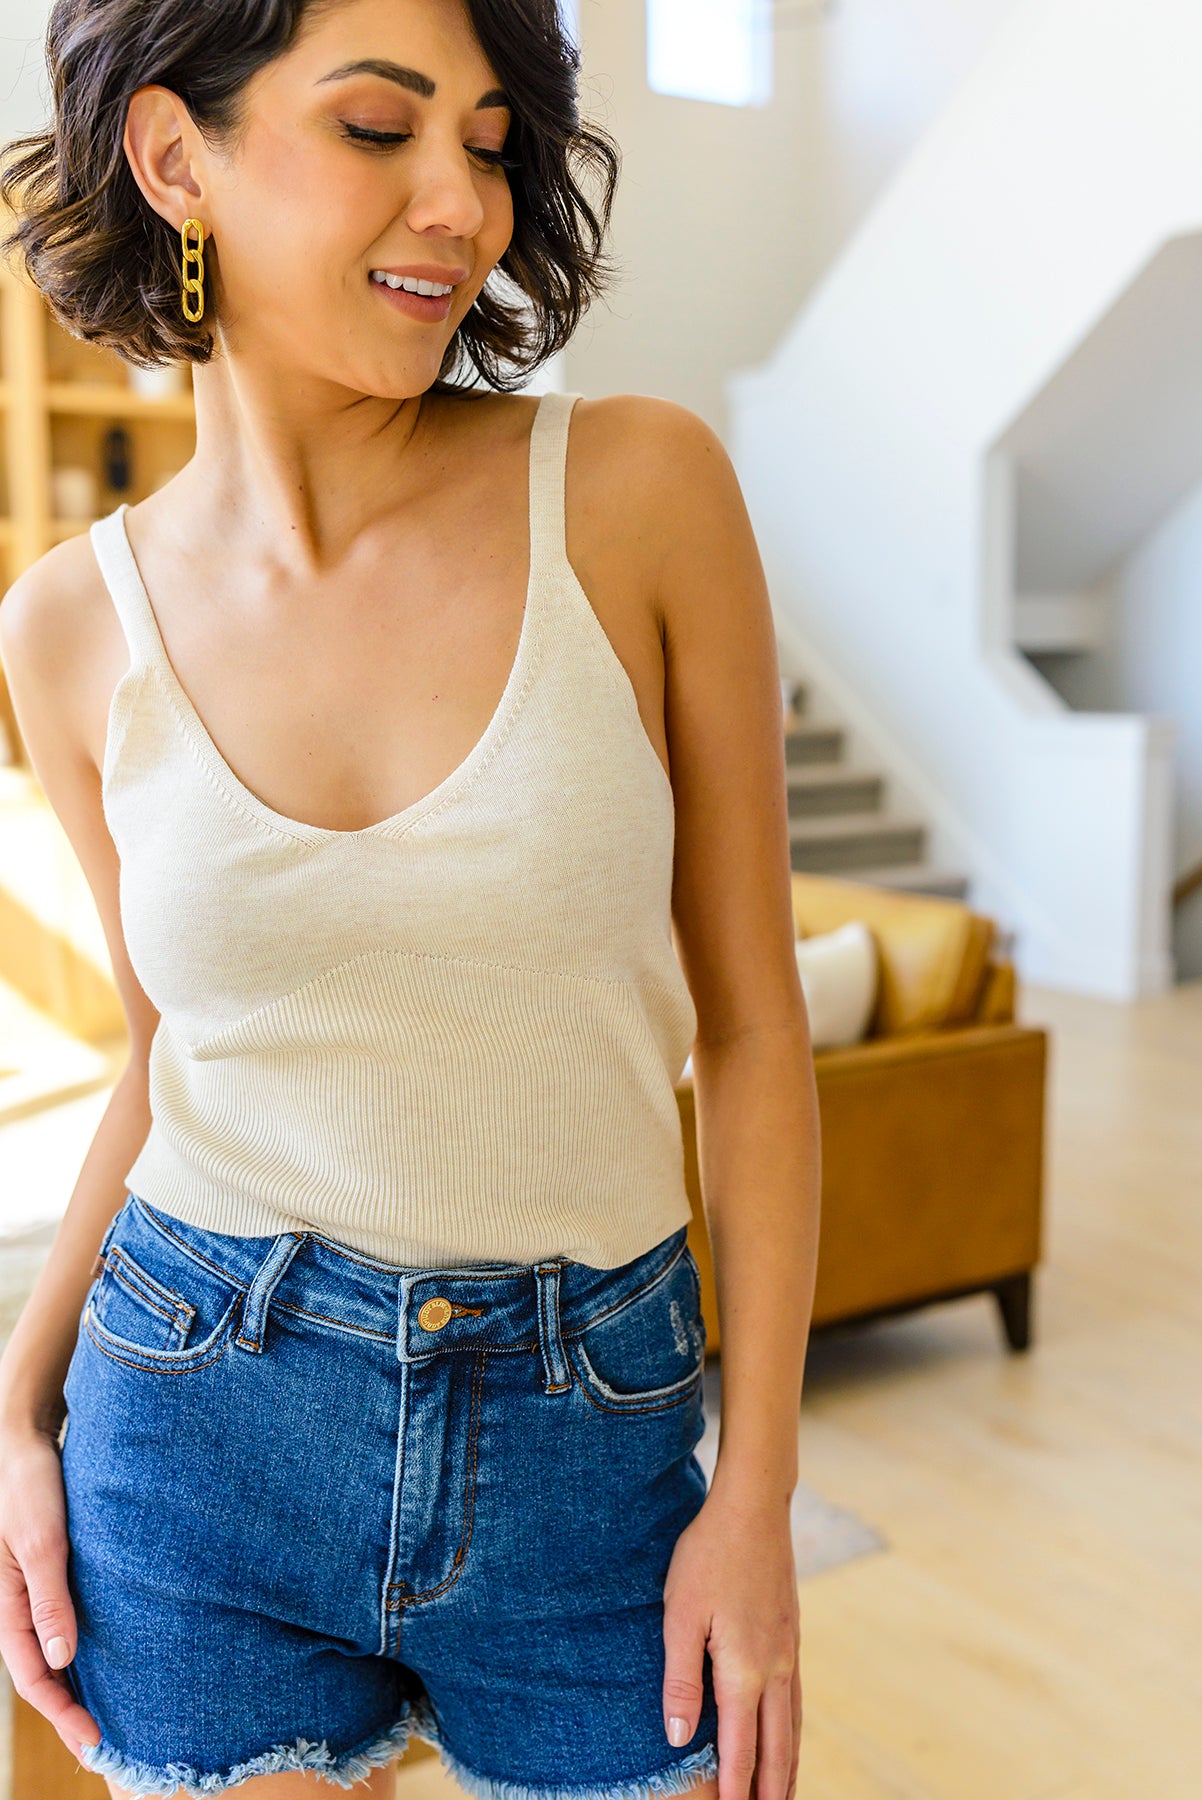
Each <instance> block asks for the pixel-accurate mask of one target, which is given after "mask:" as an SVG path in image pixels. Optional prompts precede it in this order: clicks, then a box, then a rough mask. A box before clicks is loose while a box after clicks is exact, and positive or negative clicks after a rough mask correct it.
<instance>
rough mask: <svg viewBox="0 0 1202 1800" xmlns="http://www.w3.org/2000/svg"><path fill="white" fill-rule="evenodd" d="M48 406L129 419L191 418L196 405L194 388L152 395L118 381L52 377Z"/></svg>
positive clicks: (54, 410) (54, 409)
mask: <svg viewBox="0 0 1202 1800" xmlns="http://www.w3.org/2000/svg"><path fill="white" fill-rule="evenodd" d="M46 410H47V411H48V412H52V413H67V414H79V415H80V416H81V417H98V416H103V417H104V418H111V417H113V415H114V414H117V415H123V416H124V417H126V418H129V419H183V420H187V421H192V420H194V419H195V417H196V408H195V405H194V403H193V399H192V392H191V389H189V390H188V392H187V393H179V394H163V395H156V396H153V397H152V396H150V395H148V394H138V393H135V392H134V390H133V388H131V387H125V386H123V385H122V383H121V382H119V381H50V382H47V384H46Z"/></svg>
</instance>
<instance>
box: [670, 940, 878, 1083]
mask: <svg viewBox="0 0 1202 1800" xmlns="http://www.w3.org/2000/svg"><path fill="white" fill-rule="evenodd" d="M793 948H794V951H795V952H796V955H797V969H798V973H799V974H800V976H801V991H802V993H803V994H804V995H805V1002H806V1012H807V1014H808V1015H809V1020H810V1042H811V1043H812V1044H813V1047H814V1049H815V1050H834V1049H837V1048H839V1047H840V1046H842V1045H846V1044H858V1043H859V1042H860V1040H861V1038H863V1036H864V1034H865V1033H866V1032H867V1030H868V1025H869V1021H870V1020H871V1018H872V1013H873V1008H874V1006H875V1005H876V990H877V982H878V980H879V966H878V962H877V951H876V940H875V938H874V937H873V935H872V933H871V931H870V930H869V929H868V926H867V925H865V924H864V923H863V922H862V921H861V920H859V919H849V920H848V922H847V924H846V925H840V926H839V928H838V930H837V931H824V932H818V933H816V934H815V935H814V936H813V937H808V938H798V939H797V940H796V942H795V943H794V946H793ZM692 1073H693V1059H692V1057H691V1056H689V1057H686V1059H685V1065H684V1068H683V1069H682V1070H681V1072H680V1079H681V1080H683V1079H684V1077H685V1076H686V1075H691V1074H692Z"/></svg>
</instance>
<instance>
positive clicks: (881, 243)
mask: <svg viewBox="0 0 1202 1800" xmlns="http://www.w3.org/2000/svg"><path fill="white" fill-rule="evenodd" d="M1200 67H1202V14H1200V13H1199V11H1198V9H1197V6H1196V3H1195V0H1145V4H1144V6H1143V7H1142V9H1141V12H1140V19H1139V29H1138V30H1136V31H1133V30H1132V15H1131V12H1130V8H1129V5H1128V4H1127V0H1024V3H1023V4H1021V5H1020V6H1019V7H1018V8H1016V9H1015V11H1013V12H1011V13H1010V14H1009V15H1008V16H1007V18H1006V19H1005V21H1004V22H1003V24H1002V26H1001V27H1000V28H999V30H998V31H997V33H995V35H994V37H993V39H992V40H991V42H990V45H989V47H988V49H987V51H986V53H985V55H984V56H983V58H982V59H981V60H980V61H979V62H978V63H977V65H976V67H975V69H974V70H973V72H972V73H971V74H970V76H969V77H968V78H967V80H966V81H965V82H964V83H962V84H961V86H960V87H959V88H958V89H957V91H956V93H955V95H954V96H953V98H952V100H951V101H950V102H949V104H948V105H947V107H946V108H945V109H944V110H943V111H942V112H941V114H940V115H939V117H938V118H937V119H936V121H935V122H934V123H933V124H932V126H931V127H930V128H929V130H928V131H927V132H926V133H925V134H924V137H923V139H922V141H921V143H920V144H919V145H918V146H917V147H916V149H915V151H914V153H913V154H912V155H911V157H909V158H908V159H907V162H906V164H905V166H904V167H903V169H902V170H901V171H899V173H898V175H897V177H896V178H895V180H894V181H893V182H892V183H891V184H890V186H889V189H888V191H887V192H886V194H885V195H884V196H882V198H881V200H880V201H879V202H878V204H877V205H876V207H875V208H874V209H873V211H872V213H871V215H870V217H869V218H868V219H867V220H866V221H865V222H864V224H863V226H862V227H861V229H860V231H859V232H857V234H856V236H855V238H854V239H853V241H852V242H851V243H850V244H849V245H848V246H847V248H846V250H845V252H844V254H843V255H842V256H841V257H840V258H839V260H838V262H837V263H836V264H835V266H834V267H833V268H832V269H831V270H829V271H828V273H827V276H826V278H825V280H824V281H823V282H822V283H820V284H819V286H818V288H817V289H816V290H815V292H814V293H813V294H812V295H811V297H810V300H809V303H808V305H807V306H806V307H804V308H803V309H802V310H801V312H800V313H799V315H798V318H797V320H796V321H795V323H794V325H793V327H792V328H791V330H790V331H789V333H788V334H787V336H786V338H785V339H784V341H783V342H782V344H781V345H780V347H779V349H778V350H777V352H776V353H775V354H774V355H773V356H772V357H771V358H770V359H768V361H767V362H766V363H764V364H763V365H762V366H761V367H760V368H758V369H756V370H755V371H749V372H747V373H746V374H745V375H743V376H742V377H740V378H738V379H737V380H736V381H735V382H734V383H732V387H731V393H732V401H733V402H734V405H735V416H734V420H733V433H732V436H733V443H734V449H735V459H736V463H737V466H738V468H739V472H740V476H741V477H742V479H743V486H744V491H745V492H746V493H747V495H748V500H749V505H750V507H751V511H752V516H753V521H754V523H755V526H756V531H757V536H758V538H759V542H760V546H761V550H762V551H763V552H764V554H765V562H766V565H767V567H768V572H769V576H770V579H771V581H772V583H773V591H774V596H775V599H776V601H777V603H778V605H780V607H781V609H782V610H783V611H784V612H785V613H786V615H787V616H788V617H789V618H790V619H791V621H792V622H793V624H794V625H795V626H796V628H797V630H798V631H799V632H800V633H801V635H802V637H803V638H805V639H807V640H811V641H813V642H814V643H815V644H816V645H817V647H818V649H819V651H820V652H821V654H822V655H823V657H824V658H825V660H826V661H827V662H828V663H829V664H830V665H832V666H833V667H835V668H836V669H837V670H838V671H839V672H840V673H841V674H842V675H843V676H844V677H845V678H846V679H848V680H849V681H850V682H853V683H854V685H855V687H856V688H857V690H858V691H859V692H860V694H861V695H862V696H863V698H864V703H865V705H866V706H867V707H869V708H871V709H872V711H873V712H874V714H875V716H876V717H877V719H878V720H879V721H880V725H881V731H882V736H883V737H884V738H885V739H887V741H888V743H889V745H890V746H891V749H892V750H895V751H896V755H897V757H898V759H899V760H900V761H902V762H903V763H905V764H906V765H907V767H908V768H909V769H912V770H914V771H916V772H917V775H918V777H919V778H921V779H924V780H925V781H926V782H927V784H928V786H929V789H930V791H931V793H932V795H933V796H934V800H935V802H936V811H937V817H938V820H939V823H940V827H941V829H942V830H943V831H944V832H945V834H946V836H947V837H948V838H949V840H951V841H953V843H954V845H955V846H956V848H957V849H958V854H959V856H960V858H962V859H963V866H966V867H967V869H968V870H969V872H970V874H971V875H972V876H973V877H974V894H975V895H976V896H977V897H978V899H979V902H980V903H981V904H982V905H983V907H984V910H987V911H992V912H994V913H995V915H996V916H998V917H1000V918H1001V919H1002V921H1003V922H1004V923H1005V924H1007V925H1008V926H1009V927H1011V928H1012V929H1013V930H1014V931H1015V932H1016V933H1017V936H1018V942H1017V944H1016V958H1017V960H1018V963H1019V968H1020V971H1021V972H1022V973H1023V974H1024V975H1026V976H1027V977H1028V978H1030V979H1033V980H1037V981H1038V980H1044V981H1047V982H1049V983H1050V984H1052V985H1059V986H1064V987H1069V988H1077V989H1079V990H1081V991H1085V992H1091V993H1096V994H1100V995H1107V996H1110V997H1113V998H1115V999H1128V998H1132V997H1135V996H1136V995H1138V994H1140V993H1145V992H1154V991H1156V990H1157V989H1159V988H1160V987H1163V986H1164V985H1166V984H1167V983H1168V982H1169V981H1171V979H1172V974H1173V970H1172V955H1171V940H1170V929H1169V925H1170V918H1169V911H1168V906H1167V895H1168V888H1169V886H1170V884H1171V877H1172V873H1173V870H1172V788H1171V771H1172V756H1173V742H1174V737H1175V733H1176V725H1177V723H1178V721H1177V720H1176V719H1175V718H1174V717H1173V716H1170V715H1161V714H1159V713H1158V714H1156V715H1151V716H1149V715H1143V714H1121V715H1120V714H1113V713H1107V712H1095V713H1089V714H1077V713H1073V712H1071V711H1069V709H1068V708H1067V707H1065V706H1064V703H1063V701H1062V700H1061V699H1060V697H1059V696H1058V695H1057V694H1055V693H1054V691H1053V690H1052V689H1050V688H1049V687H1048V685H1047V684H1046V683H1045V682H1043V681H1041V680H1040V678H1039V677H1038V676H1037V675H1036V674H1035V673H1034V672H1033V671H1032V669H1031V667H1030V665H1029V664H1028V663H1027V662H1026V660H1025V658H1023V657H1021V656H1019V655H1018V654H1017V653H1016V652H1015V651H1014V649H1013V644H1012V641H1011V642H1010V643H1009V644H1008V643H1007V641H1006V638H1005V635H1004V632H1003V631H1002V630H1001V629H1000V628H999V627H1000V625H1001V624H1002V623H1008V622H1009V621H1008V620H1007V621H1002V620H1000V618H999V609H998V607H997V604H996V602H997V598H998V595H999V593H1000V592H1001V591H1002V590H1003V588H1004V585H1005V584H1004V582H1003V581H1002V580H1001V579H1000V576H1001V575H1003V574H1004V573H1005V571H1000V570H999V568H998V567H996V566H994V563H993V562H991V560H990V554H991V552H996V546H997V545H999V544H1003V545H1004V544H1006V543H1007V541H1009V542H1010V543H1011V545H1012V541H1013V535H1012V532H1011V533H1010V534H1009V537H1008V536H1007V533H1006V531H1004V530H1003V531H995V530H994V529H993V524H994V523H996V521H994V520H992V518H991V513H992V512H993V511H994V510H996V509H997V508H998V507H999V506H1001V504H1002V502H1003V501H1004V494H1001V493H1000V492H995V491H994V489H993V487H992V486H991V484H990V482H989V480H988V475H989V471H990V453H991V450H992V447H993V446H994V445H995V444H996V443H997V442H998V440H999V439H1000V438H1001V437H1002V436H1003V434H1004V433H1005V431H1006V429H1007V427H1008V425H1009V424H1010V422H1011V421H1012V420H1013V419H1014V418H1015V417H1016V416H1017V415H1018V414H1019V413H1020V412H1021V410H1022V409H1023V408H1024V407H1025V406H1028V405H1029V404H1030V402H1031V401H1032V399H1033V398H1034V396H1035V395H1037V394H1038V393H1040V391H1041V390H1042V389H1043V388H1044V387H1045V386H1046V385H1047V383H1048V382H1049V381H1050V380H1051V379H1052V377H1053V376H1054V375H1055V373H1056V371H1057V370H1058V369H1059V368H1060V367H1061V366H1062V365H1063V364H1064V363H1065V361H1066V360H1067V359H1068V358H1069V357H1071V356H1072V355H1073V353H1074V351H1075V350H1076V348H1077V346H1079V345H1080V344H1081V343H1082V341H1083V340H1084V339H1085V338H1086V337H1087V336H1088V334H1089V333H1090V332H1091V331H1092V330H1093V328H1094V326H1095V323H1096V321H1097V320H1098V319H1099V318H1101V317H1103V316H1104V315H1105V314H1106V313H1107V312H1108V311H1109V310H1110V309H1111V308H1113V307H1114V306H1115V304H1116V302H1117V300H1118V299H1119V297H1120V296H1121V295H1122V294H1123V293H1125V292H1126V291H1127V289H1128V288H1129V287H1130V286H1131V285H1132V283H1133V282H1134V281H1135V280H1136V279H1137V278H1138V277H1139V275H1140V273H1141V271H1142V270H1144V269H1145V267H1146V266H1147V265H1148V264H1149V262H1150V261H1151V259H1152V257H1153V256H1154V254H1155V253H1156V251H1157V250H1158V249H1159V248H1160V246H1162V245H1163V244H1164V243H1165V242H1166V240H1167V239H1169V238H1172V237H1175V236H1178V235H1181V234H1183V233H1186V232H1189V231H1196V230H1198V229H1199V226H1200V225H1202V112H1200V111H1199V108H1198V104H1197V75H1196V72H1197V70H1198V69H1199V68H1200Z"/></svg>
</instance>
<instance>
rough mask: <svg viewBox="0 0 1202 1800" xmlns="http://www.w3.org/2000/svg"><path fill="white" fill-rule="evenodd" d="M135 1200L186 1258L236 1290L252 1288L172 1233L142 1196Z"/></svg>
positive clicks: (185, 1240)
mask: <svg viewBox="0 0 1202 1800" xmlns="http://www.w3.org/2000/svg"><path fill="white" fill-rule="evenodd" d="M134 1199H135V1200H136V1201H137V1203H138V1205H139V1206H140V1207H141V1208H142V1209H143V1211H144V1212H145V1214H146V1217H147V1220H148V1221H149V1223H150V1224H151V1225H152V1226H153V1227H154V1229H155V1230H156V1231H159V1232H161V1233H162V1234H163V1236H164V1237H169V1238H170V1239H171V1241H172V1243H173V1244H178V1245H179V1247H180V1249H181V1250H182V1251H183V1252H184V1255H185V1256H191V1257H193V1258H194V1259H195V1261H197V1262H198V1263H203V1265H204V1267H205V1268H206V1269H211V1270H212V1272H213V1274H214V1275H220V1276H221V1277H222V1278H223V1280H225V1281H228V1282H230V1283H231V1284H232V1286H234V1287H236V1288H241V1289H242V1290H243V1292H245V1291H246V1289H247V1288H248V1287H249V1286H250V1283H249V1282H246V1281H243V1280H242V1278H241V1276H239V1275H232V1274H231V1273H230V1271H229V1270H228V1269H225V1268H222V1266H221V1264H220V1263H215V1262H214V1261H213V1260H212V1258H211V1257H208V1256H206V1255H205V1254H204V1252H203V1250H198V1249H197V1248H196V1246H195V1245H194V1244H190V1243H189V1242H188V1241H187V1239H186V1238H182V1237H180V1235H179V1233H178V1232H176V1231H172V1229H171V1227H170V1225H164V1224H163V1222H162V1219H163V1215H162V1214H161V1213H158V1212H156V1211H155V1210H154V1208H153V1207H152V1206H151V1205H150V1203H149V1201H146V1200H143V1198H142V1196H141V1195H140V1194H135V1195H134ZM113 1248H114V1249H117V1248H120V1246H119V1245H114V1246H113Z"/></svg>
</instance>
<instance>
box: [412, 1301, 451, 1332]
mask: <svg viewBox="0 0 1202 1800" xmlns="http://www.w3.org/2000/svg"><path fill="white" fill-rule="evenodd" d="M450 1316H451V1302H450V1301H449V1300H448V1299H446V1298H445V1297H444V1296H443V1295H442V1294H435V1296H434V1298H433V1300H427V1301H426V1302H425V1304H424V1306H422V1307H421V1309H420V1311H419V1312H418V1315H417V1322H418V1324H419V1325H420V1326H421V1327H422V1328H423V1330H425V1331H441V1330H442V1328H443V1326H444V1325H445V1324H446V1322H447V1320H448V1319H449V1318H450Z"/></svg>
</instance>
